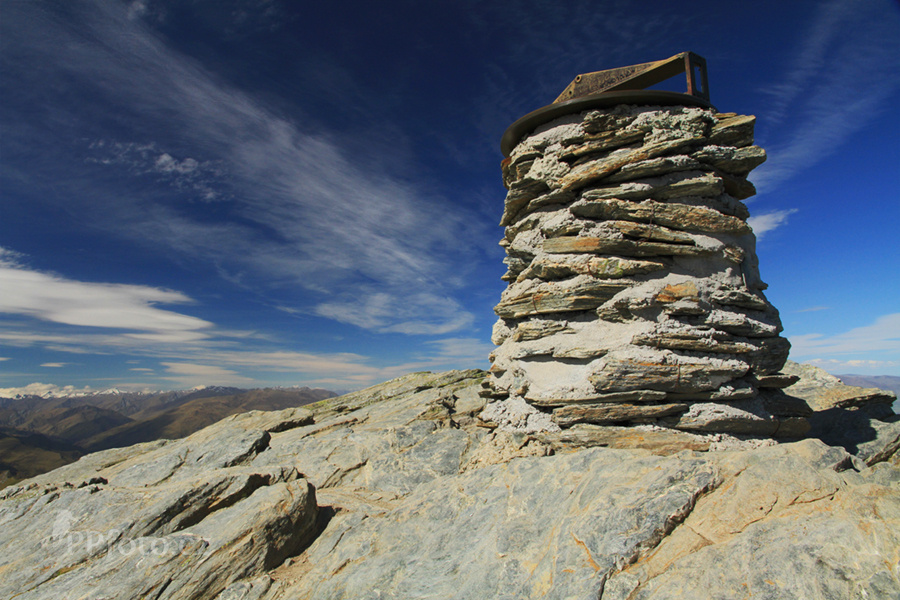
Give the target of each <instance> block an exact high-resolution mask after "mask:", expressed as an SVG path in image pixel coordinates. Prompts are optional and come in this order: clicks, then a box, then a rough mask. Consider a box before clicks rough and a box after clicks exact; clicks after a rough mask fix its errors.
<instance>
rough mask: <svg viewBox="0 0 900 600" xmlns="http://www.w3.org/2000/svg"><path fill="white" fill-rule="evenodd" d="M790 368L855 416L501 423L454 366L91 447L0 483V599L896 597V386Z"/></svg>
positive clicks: (804, 389) (818, 409)
mask: <svg viewBox="0 0 900 600" xmlns="http://www.w3.org/2000/svg"><path fill="white" fill-rule="evenodd" d="M796 370H797V371H798V373H799V374H798V377H799V378H800V381H798V382H797V383H795V384H794V386H799V387H797V388H796V389H797V390H798V393H800V394H801V395H802V396H803V398H800V396H793V397H794V398H799V399H800V401H803V399H804V398H805V399H806V402H807V403H808V404H809V405H812V406H813V409H814V412H813V415H812V417H810V421H811V423H812V430H811V431H812V432H813V433H815V432H816V431H820V432H821V433H822V437H823V438H825V439H827V440H831V438H829V436H832V435H833V434H834V431H835V430H836V429H840V426H839V425H840V423H841V422H842V421H844V420H849V421H851V422H853V423H854V427H853V428H852V429H853V431H855V433H853V431H849V430H848V431H845V432H844V437H843V438H842V439H839V440H836V441H835V440H832V441H829V443H826V442H825V441H822V439H816V438H809V439H805V440H801V441H794V442H786V441H782V442H781V443H777V442H776V441H774V440H772V439H770V438H767V437H758V438H737V437H732V436H728V435H724V434H695V433H690V432H683V431H677V430H673V429H663V428H659V427H651V426H644V427H613V426H610V427H606V426H600V425H596V424H590V423H579V424H575V425H573V426H572V427H570V428H568V429H565V430H563V431H555V432H544V433H541V434H535V435H529V434H524V433H515V432H507V431H501V430H499V429H491V428H490V427H489V426H487V425H489V423H488V422H486V421H485V420H484V419H482V418H481V415H482V414H483V410H484V407H485V400H484V399H483V398H481V397H480V396H479V391H480V390H481V383H482V381H483V380H484V378H485V376H486V374H485V373H484V372H481V371H452V372H448V373H442V374H428V373H416V374H411V375H408V376H405V377H401V378H398V379H395V380H392V381H389V382H387V383H384V384H381V385H379V386H375V387H373V388H369V389H367V390H364V391H361V392H356V393H353V394H349V395H345V396H341V397H338V398H332V399H328V400H324V401H321V402H318V403H316V404H313V405H310V406H308V407H305V408H291V409H286V410H282V411H275V412H249V413H245V414H241V415H235V416H231V417H228V418H226V419H224V420H222V421H220V422H219V423H217V424H215V425H212V426H209V427H207V428H205V429H203V430H201V431H199V432H197V433H194V434H193V435H191V436H189V437H187V438H184V439H180V440H174V441H166V440H161V441H155V442H148V443H143V444H139V445H136V446H131V447H129V448H120V449H112V450H106V451H102V452H98V453H95V454H90V455H87V456H85V457H83V458H81V459H80V460H79V461H77V462H75V463H72V464H70V465H66V466H64V467H62V468H59V469H57V470H55V471H52V472H49V473H46V474H43V475H40V476H38V477H35V478H33V479H31V480H28V481H25V482H22V483H21V484H19V485H16V486H13V487H10V488H7V489H5V490H3V491H2V492H0V597H3V598H16V599H18V600H26V599H28V600H36V599H47V600H50V599H53V600H65V599H72V600H75V599H77V598H96V599H100V598H117V599H129V598H135V599H137V598H141V599H143V598H154V599H176V598H177V599H201V598H204V599H205V598H212V599H218V600H262V599H265V600H276V599H277V600H289V599H297V600H299V599H317V600H318V599H321V600H328V599H339V598H340V599H354V600H366V599H371V600H374V599H379V598H394V599H410V600H411V599H425V598H433V599H448V598H458V599H473V598H509V599H521V598H546V599H560V600H563V599H590V600H596V599H602V600H647V599H663V598H673V599H675V598H678V599H684V598H698V599H699V598H713V599H723V600H724V599H728V600H731V599H734V598H759V599H762V598H765V599H782V598H783V599H790V600H802V599H810V600H812V599H822V598H834V599H838V598H840V599H844V598H860V599H862V598H869V599H875V598H879V599H880V598H897V597H900V566H898V558H900V552H898V548H900V457H898V454H897V452H896V451H897V445H898V440H900V423H898V422H897V420H896V419H897V417H896V415H891V414H888V413H886V412H884V411H883V410H881V408H879V407H882V406H883V405H884V403H885V402H888V403H889V402H890V401H891V400H892V396H891V395H890V394H886V395H883V397H878V396H877V395H874V393H872V392H871V390H861V389H860V388H850V387H848V386H843V385H842V384H841V383H840V382H839V381H831V380H829V379H827V378H826V377H825V376H824V374H822V372H820V371H817V370H814V369H813V368H807V367H801V366H797V369H796ZM817 378H818V379H817ZM794 386H791V387H788V388H787V394H788V395H790V394H791V393H792V391H791V390H792V388H793V387H794ZM816 390H818V392H817V391H816ZM819 401H821V402H820V403H819V404H817V402H819ZM817 428H818V429H817ZM854 436H855V437H854Z"/></svg>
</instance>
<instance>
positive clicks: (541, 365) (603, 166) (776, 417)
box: [483, 106, 812, 438]
mask: <svg viewBox="0 0 900 600" xmlns="http://www.w3.org/2000/svg"><path fill="white" fill-rule="evenodd" d="M754 121H755V118H754V117H752V116H743V115H736V114H733V113H727V114H726V113H718V112H715V111H714V110H706V109H700V108H691V107H653V106H644V107H639V106H618V107H615V108H612V109H608V110H591V111H586V112H582V113H580V114H573V115H568V116H565V117H560V118H559V119H557V120H555V121H553V122H551V123H548V124H547V125H544V126H542V127H540V128H538V129H537V130H536V131H534V132H533V133H532V134H531V135H529V136H526V137H525V138H524V139H523V140H521V141H520V142H519V144H518V145H517V146H516V147H515V148H514V149H513V151H512V152H511V154H510V156H509V158H508V159H506V160H504V162H503V165H502V166H503V179H504V183H505V184H506V186H507V188H508V190H509V193H508V194H507V197H506V201H505V207H504V212H503V217H502V220H501V225H503V226H504V227H505V228H506V229H505V235H504V238H503V240H502V241H501V245H502V246H503V247H504V248H505V249H506V254H507V256H506V259H505V261H504V262H505V263H506V264H507V267H508V270H507V272H506V274H505V275H504V276H503V279H504V280H505V281H507V283H508V287H507V288H506V290H505V291H504V292H503V294H502V296H501V299H500V302H499V303H498V304H497V306H496V307H495V309H494V310H495V312H496V313H497V316H498V317H499V320H498V321H497V323H496V325H495V326H494V330H493V335H492V341H493V342H494V343H495V344H496V345H497V346H498V348H497V349H496V350H495V351H494V352H493V353H492V354H491V360H492V367H491V371H490V372H491V377H490V378H489V379H488V380H487V381H486V382H485V389H484V391H483V394H484V396H485V397H486V398H488V399H490V400H491V402H492V403H493V404H496V406H493V407H489V410H488V415H487V416H488V417H489V418H490V420H491V421H492V422H493V423H495V424H496V425H497V426H498V427H500V428H501V429H505V430H511V431H512V430H515V431H521V432H524V433H532V432H534V431H535V429H536V428H538V427H540V428H542V430H543V431H546V432H554V431H557V430H559V429H566V428H569V427H573V426H575V425H583V424H593V425H617V426H634V425H655V426H658V427H666V428H671V429H676V430H681V431H687V432H702V433H709V432H720V433H729V434H739V435H754V436H770V437H780V438H800V437H803V436H804V435H805V434H806V433H807V432H808V431H809V428H810V424H809V422H808V420H807V418H808V417H809V416H810V414H811V412H812V411H811V410H810V408H809V407H808V406H806V405H805V403H804V402H803V401H802V400H798V399H794V400H793V401H787V400H786V399H785V396H784V393H783V392H782V388H784V387H785V386H787V385H789V384H790V383H792V382H793V380H792V379H791V378H790V377H788V376H786V375H785V374H783V373H781V372H780V371H781V368H782V366H783V365H784V362H785V360H786V359H787V356H788V351H789V349H790V344H789V343H788V341H787V340H786V339H784V338H783V337H781V336H780V335H779V333H780V332H781V330H782V327H781V321H780V319H779V316H778V311H777V310H776V309H775V308H774V307H773V306H772V305H771V304H770V303H769V301H768V300H767V299H766V297H765V295H764V293H763V290H764V289H765V288H766V284H765V283H763V282H762V280H761V279H760V276H759V270H758V268H757V264H758V261H757V257H756V239H755V236H754V235H753V232H752V231H751V229H750V227H749V226H748V225H747V220H746V219H747V217H748V216H749V212H748V210H747V207H746V206H745V205H744V204H743V202H741V200H743V199H745V198H747V197H749V196H751V195H753V194H754V193H755V189H754V188H753V185H752V184H751V183H750V182H749V181H748V180H747V175H748V174H749V173H750V171H751V170H752V169H753V168H755V167H756V166H758V165H760V164H761V163H762V162H763V161H765V159H766V154H765V151H764V150H763V149H762V148H759V147H758V146H754V145H753V126H754Z"/></svg>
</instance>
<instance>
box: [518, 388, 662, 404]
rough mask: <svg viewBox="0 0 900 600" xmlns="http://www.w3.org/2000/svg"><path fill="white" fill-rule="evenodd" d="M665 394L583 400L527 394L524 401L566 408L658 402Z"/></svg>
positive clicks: (643, 392) (648, 392)
mask: <svg viewBox="0 0 900 600" xmlns="http://www.w3.org/2000/svg"><path fill="white" fill-rule="evenodd" d="M667 396H668V395H667V394H666V392H660V391H657V390H634V391H631V392H612V393H611V394H594V395H592V396H587V397H585V398H541V397H531V396H528V395H527V394H526V395H525V399H526V400H528V402H529V403H530V404H533V405H534V406H539V407H557V406H568V405H572V404H597V403H603V402H660V401H662V400H665V399H666V397H667Z"/></svg>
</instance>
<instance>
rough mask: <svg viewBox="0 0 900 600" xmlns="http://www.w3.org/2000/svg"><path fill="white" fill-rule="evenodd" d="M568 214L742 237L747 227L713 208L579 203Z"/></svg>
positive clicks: (613, 201) (649, 203)
mask: <svg viewBox="0 0 900 600" xmlns="http://www.w3.org/2000/svg"><path fill="white" fill-rule="evenodd" d="M569 210H570V211H572V213H573V214H575V215H577V216H580V217H590V218H594V219H628V220H632V221H640V222H644V223H649V222H652V223H658V224H659V225H664V226H666V227H671V228H673V229H682V230H687V231H702V232H706V233H729V234H733V235H744V234H746V233H749V232H750V227H749V226H748V225H747V223H746V222H744V221H743V220H741V219H739V218H737V217H733V216H731V215H725V214H722V213H721V212H719V211H717V210H714V209H712V208H706V207H703V206H691V205H689V204H676V203H669V202H656V201H654V200H644V201H643V202H629V201H625V200H617V199H607V200H585V199H582V200H579V201H578V202H575V203H573V204H572V205H571V206H570V207H569Z"/></svg>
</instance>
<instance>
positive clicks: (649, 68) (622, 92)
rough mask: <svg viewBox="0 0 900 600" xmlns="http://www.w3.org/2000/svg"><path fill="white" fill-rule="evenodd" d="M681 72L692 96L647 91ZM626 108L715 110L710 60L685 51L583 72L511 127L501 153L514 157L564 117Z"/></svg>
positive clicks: (505, 134) (505, 136)
mask: <svg viewBox="0 0 900 600" xmlns="http://www.w3.org/2000/svg"><path fill="white" fill-rule="evenodd" d="M680 73H684V74H685V75H686V77H687V93H681V92H668V91H664V90H648V89H645V88H647V87H650V86H653V85H656V84H657V83H661V82H663V81H665V80H666V79H669V78H671V77H674V76H676V75H678V74H680ZM620 104H633V105H641V106H697V107H702V108H712V109H715V107H714V106H713V105H712V104H710V101H709V82H708V80H707V77H706V60H705V59H704V58H703V57H701V56H698V55H696V54H694V53H693V52H682V53H681V54H676V55H675V56H671V57H669V58H667V59H665V60H658V61H655V62H649V63H641V64H639V65H631V66H629V67H619V68H618V69H608V70H606V71H596V72H594V73H583V74H581V75H579V76H577V77H576V78H575V79H574V80H573V81H572V83H570V84H569V85H568V86H566V89H564V90H563V92H562V94H560V95H559V97H558V98H557V99H556V100H554V101H553V103H552V104H548V105H547V106H544V107H542V108H539V109H537V110H533V111H531V112H530V113H528V114H527V115H525V116H524V117H521V118H520V119H518V120H517V121H516V122H515V123H513V124H512V125H510V126H509V127H508V128H507V129H506V131H505V132H504V133H503V137H502V138H501V140H500V150H501V151H502V152H503V155H504V156H509V155H510V153H511V152H512V150H513V148H515V146H516V144H518V143H519V141H520V140H521V139H522V138H523V137H525V136H526V135H528V134H530V133H531V132H532V131H534V130H535V129H536V128H537V127H539V126H541V125H543V124H545V123H549V122H550V121H552V120H553V119H556V118H558V117H561V116H564V115H569V114H577V113H579V112H581V111H584V110H593V109H597V108H611V107H614V106H617V105H620Z"/></svg>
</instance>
